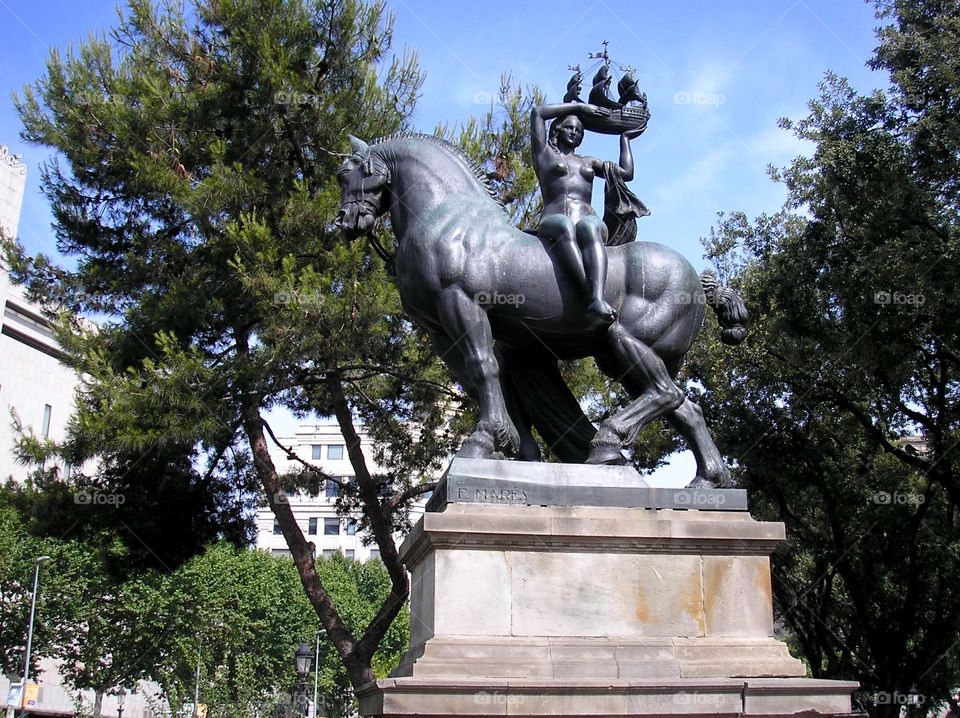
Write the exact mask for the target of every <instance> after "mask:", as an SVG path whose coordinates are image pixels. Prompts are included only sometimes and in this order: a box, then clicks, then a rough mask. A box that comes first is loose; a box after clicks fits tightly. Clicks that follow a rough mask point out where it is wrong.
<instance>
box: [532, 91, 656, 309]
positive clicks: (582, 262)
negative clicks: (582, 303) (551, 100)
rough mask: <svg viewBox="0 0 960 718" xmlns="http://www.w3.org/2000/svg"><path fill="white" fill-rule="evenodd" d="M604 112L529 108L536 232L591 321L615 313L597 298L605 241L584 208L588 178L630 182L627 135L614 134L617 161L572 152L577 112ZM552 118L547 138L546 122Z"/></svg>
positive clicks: (577, 139) (578, 134)
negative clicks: (539, 207) (580, 295)
mask: <svg viewBox="0 0 960 718" xmlns="http://www.w3.org/2000/svg"><path fill="white" fill-rule="evenodd" d="M588 113H589V114H598V115H603V114H608V113H609V111H608V110H603V109H601V108H598V107H594V106H593V105H589V104H586V103H580V102H568V103H563V104H557V105H541V106H539V107H534V108H533V111H532V112H531V115H530V141H531V147H532V150H533V162H534V168H535V169H536V172H537V179H538V180H539V182H540V192H541V194H542V195H543V212H542V214H541V215H540V225H539V227H538V229H537V234H538V236H540V237H545V238H546V239H548V240H549V241H550V243H551V245H552V246H553V248H554V249H555V250H556V252H557V256H558V257H559V260H560V264H561V265H562V266H563V268H564V269H565V270H566V271H567V272H568V274H569V276H570V277H572V278H573V279H574V281H575V282H576V283H577V284H579V285H580V286H581V287H582V288H583V291H584V293H585V294H586V296H587V301H588V306H587V314H588V315H589V317H590V318H591V319H594V320H600V321H603V322H607V323H610V322H613V321H615V320H616V318H617V313H616V310H614V308H613V307H611V306H610V305H609V304H607V302H606V301H605V300H604V298H603V285H604V283H605V281H606V278H607V253H606V249H605V246H604V244H605V242H606V239H607V227H606V225H605V224H604V223H603V220H602V219H600V217H598V216H597V213H596V212H594V210H593V207H592V206H591V205H590V199H591V194H592V192H593V179H594V177H601V178H604V179H608V178H607V177H606V172H608V171H613V172H618V173H619V175H620V177H621V178H622V179H623V181H625V182H629V181H630V180H632V179H633V154H632V153H631V151H630V139H631V137H636V136H637V134H639V132H642V131H643V130H639V132H637V133H636V134H633V133H632V132H625V133H623V134H622V135H620V162H619V164H618V165H615V164H613V163H610V162H608V163H606V168H607V169H606V170H605V169H604V163H603V162H602V161H601V160H598V159H597V158H595V157H581V156H580V155H578V154H576V153H575V150H576V149H577V147H579V146H580V143H581V142H583V123H582V122H581V121H580V117H579V116H578V115H580V114H588ZM550 119H553V120H554V122H553V124H552V125H551V126H550V132H549V135H548V133H547V129H546V120H550Z"/></svg>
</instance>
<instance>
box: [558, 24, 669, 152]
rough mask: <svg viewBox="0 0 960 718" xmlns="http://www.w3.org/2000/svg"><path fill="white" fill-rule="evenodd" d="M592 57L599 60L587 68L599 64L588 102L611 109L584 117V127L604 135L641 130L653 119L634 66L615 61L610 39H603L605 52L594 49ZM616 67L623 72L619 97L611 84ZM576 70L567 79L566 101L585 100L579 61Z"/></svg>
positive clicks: (574, 67) (640, 131) (590, 69)
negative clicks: (611, 55)
mask: <svg viewBox="0 0 960 718" xmlns="http://www.w3.org/2000/svg"><path fill="white" fill-rule="evenodd" d="M589 59H591V60H598V61H599V62H597V63H594V65H592V66H591V67H590V68H589V69H588V72H591V71H592V70H593V69H594V68H596V67H597V66H598V65H599V69H597V72H596V74H595V75H594V76H593V84H592V86H591V88H590V94H589V95H587V101H588V103H589V104H591V105H594V106H596V107H600V108H602V109H605V110H608V111H609V112H608V113H606V114H603V115H599V116H593V115H591V116H584V117H582V118H581V119H582V121H583V126H584V128H585V129H587V130H590V131H592V132H599V133H601V134H605V135H619V134H622V133H624V132H629V131H634V132H635V135H639V134H641V133H642V132H643V131H644V130H645V129H646V128H647V122H648V121H649V120H650V110H649V108H648V107H647V95H646V93H643V92H641V91H640V87H639V86H638V85H637V81H636V79H635V78H634V77H633V73H634V70H633V68H632V67H628V66H626V65H620V64H619V63H614V62H613V61H612V60H611V59H610V56H609V54H608V53H607V43H606V42H604V43H603V52H591V53H590V54H589ZM614 66H615V67H616V68H617V69H618V70H619V71H620V72H621V73H622V76H621V77H620V81H619V82H618V83H617V92H618V93H619V98H618V99H617V100H614V99H613V98H612V97H611V96H610V85H611V83H612V82H613V77H612V75H611V67H614ZM570 69H571V70H573V73H574V74H573V77H571V78H570V81H569V82H567V94H566V95H564V96H563V101H564V102H583V100H582V99H580V96H579V95H580V91H581V88H582V86H583V73H582V72H581V71H580V66H579V65H573V66H571V67H570Z"/></svg>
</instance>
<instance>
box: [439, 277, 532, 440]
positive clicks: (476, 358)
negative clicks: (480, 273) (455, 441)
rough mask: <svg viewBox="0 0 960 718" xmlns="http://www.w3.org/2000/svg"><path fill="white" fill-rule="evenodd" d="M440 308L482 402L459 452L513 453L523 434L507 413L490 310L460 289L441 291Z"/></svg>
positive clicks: (446, 329)
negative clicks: (472, 428) (478, 419)
mask: <svg viewBox="0 0 960 718" xmlns="http://www.w3.org/2000/svg"><path fill="white" fill-rule="evenodd" d="M439 310H440V311H439V318H440V323H441V324H442V325H443V331H444V333H445V334H446V336H447V338H448V339H449V340H450V342H452V345H453V346H455V347H456V349H457V350H459V354H460V356H461V357H462V369H461V371H462V373H463V378H464V380H465V381H466V382H467V383H468V385H469V386H470V387H471V388H472V390H473V391H472V393H475V394H476V399H477V402H478V403H479V404H480V421H479V423H478V424H477V428H476V429H475V430H474V432H473V433H472V434H471V435H470V436H469V437H467V439H466V441H464V442H463V446H462V447H461V448H460V451H459V452H457V455H458V456H468V457H474V458H489V457H491V456H493V455H494V454H495V452H497V451H502V452H503V453H504V454H506V455H507V456H513V455H514V454H516V453H517V450H518V449H519V447H520V437H519V434H518V433H517V429H516V427H515V426H514V425H513V421H511V419H510V416H509V415H508V413H507V405H506V401H505V400H504V397H503V390H502V388H501V386H500V365H499V364H498V362H497V358H496V356H495V355H494V351H493V332H492V331H491V330H490V322H489V320H488V319H487V313H486V312H485V311H484V310H483V309H481V308H480V307H479V306H478V305H477V304H476V302H474V301H473V300H471V299H470V298H469V297H467V296H466V295H465V294H464V293H463V292H461V291H460V290H458V289H448V290H445V291H444V292H442V293H441V294H440V296H439Z"/></svg>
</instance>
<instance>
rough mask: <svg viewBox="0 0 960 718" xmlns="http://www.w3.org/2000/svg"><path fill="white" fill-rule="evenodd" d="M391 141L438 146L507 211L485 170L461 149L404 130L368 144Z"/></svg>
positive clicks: (432, 136) (420, 133)
mask: <svg viewBox="0 0 960 718" xmlns="http://www.w3.org/2000/svg"><path fill="white" fill-rule="evenodd" d="M391 140H427V141H428V142H432V143H433V144H435V145H439V146H440V147H442V148H443V149H445V150H447V151H448V152H450V153H452V154H453V155H454V156H455V157H456V158H457V159H458V160H460V161H461V162H463V163H464V164H465V165H466V166H467V167H469V168H470V171H471V172H473V176H474V177H476V178H477V182H479V183H480V185H481V186H482V187H483V189H484V190H486V192H487V194H488V195H490V198H491V199H493V201H494V202H496V203H497V205H499V207H500V208H501V209H502V210H503V211H504V212H506V211H507V208H506V207H505V206H504V204H503V200H501V199H500V197H499V196H498V195H497V190H496V188H495V187H494V186H493V185H492V184H491V183H490V175H488V174H487V172H486V170H484V169H483V167H481V166H480V164H479V163H478V162H476V161H474V159H473V158H472V157H470V156H469V155H467V153H466V152H464V151H463V148H461V147H458V146H457V145H455V144H453V143H452V142H449V141H448V140H445V139H443V138H442V137H437V136H436V135H427V134H424V133H423V132H409V131H406V130H402V131H400V132H394V133H393V134H392V135H386V136H385V137H380V138H378V139H376V140H373V141H372V142H371V143H370V146H371V147H374V146H376V145H382V144H384V143H385V142H390V141H391Z"/></svg>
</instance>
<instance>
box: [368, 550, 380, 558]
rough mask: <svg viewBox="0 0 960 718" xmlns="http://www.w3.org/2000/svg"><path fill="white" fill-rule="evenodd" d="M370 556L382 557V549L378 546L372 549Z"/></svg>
mask: <svg viewBox="0 0 960 718" xmlns="http://www.w3.org/2000/svg"><path fill="white" fill-rule="evenodd" d="M370 558H380V549H378V548H372V549H370Z"/></svg>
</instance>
